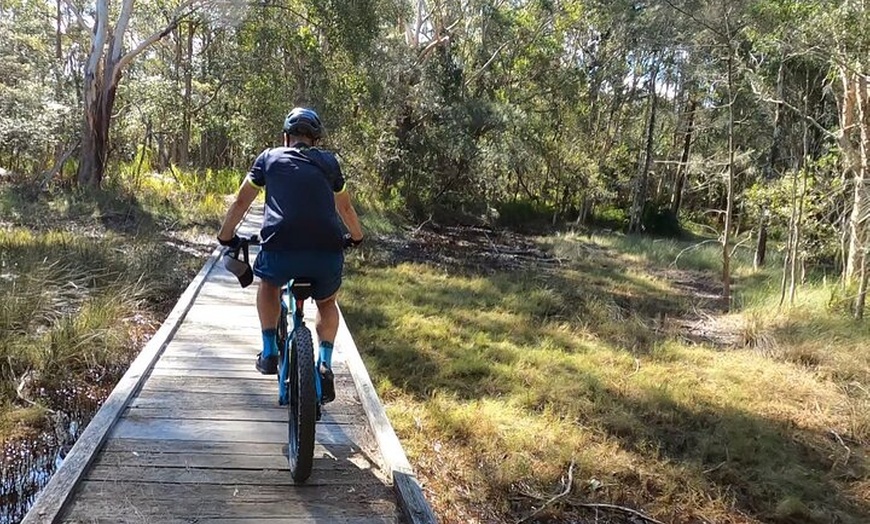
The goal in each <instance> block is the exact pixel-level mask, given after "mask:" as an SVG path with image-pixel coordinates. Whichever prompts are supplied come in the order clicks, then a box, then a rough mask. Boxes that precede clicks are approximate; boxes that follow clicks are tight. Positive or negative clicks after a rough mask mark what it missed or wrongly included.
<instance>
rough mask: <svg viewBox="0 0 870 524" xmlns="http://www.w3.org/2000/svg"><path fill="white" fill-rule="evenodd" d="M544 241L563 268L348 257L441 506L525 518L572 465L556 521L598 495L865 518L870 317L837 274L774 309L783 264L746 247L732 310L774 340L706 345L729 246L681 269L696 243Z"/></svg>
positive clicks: (745, 514)
mask: <svg viewBox="0 0 870 524" xmlns="http://www.w3.org/2000/svg"><path fill="white" fill-rule="evenodd" d="M542 242H543V243H544V244H546V245H548V246H549V248H550V249H551V250H552V251H553V252H554V253H555V254H557V255H558V256H559V257H560V258H561V259H563V264H562V266H559V267H558V268H556V269H551V270H544V269H541V270H529V271H520V272H501V273H495V274H491V275H477V274H474V273H471V272H464V271H454V270H451V269H450V268H447V269H443V268H437V267H433V266H428V265H426V264H407V263H398V264H389V263H380V264H373V263H372V260H373V259H372V257H368V258H367V259H366V260H367V263H366V264H361V263H356V264H351V268H350V269H349V274H348V278H347V281H346V285H345V287H344V290H345V291H344V296H343V301H342V304H343V310H344V312H345V314H346V316H347V318H348V322H349V324H350V326H351V329H352V331H353V332H354V335H355V338H356V339H357V344H358V346H359V347H360V348H361V350H362V351H363V353H364V355H363V357H364V359H365V361H366V364H367V365H368V367H369V370H370V373H371V374H372V377H373V379H374V380H375V381H376V384H377V386H378V390H379V393H380V394H381V395H382V398H383V399H384V400H385V403H386V404H387V407H388V414H389V415H390V417H391V419H392V421H393V423H394V425H395V426H396V428H397V431H398V432H399V434H400V437H401V438H402V440H403V442H404V444H405V446H406V449H407V451H408V452H409V455H410V456H411V459H412V462H413V463H414V464H415V467H416V469H417V471H418V473H419V474H420V476H421V477H422V479H423V480H424V483H425V486H426V488H427V494H428V496H429V498H430V500H432V502H433V504H434V506H435V508H436V511H437V513H438V514H439V516H440V518H441V519H442V521H444V522H516V520H517V519H518V518H521V517H523V516H526V515H528V514H530V513H531V512H532V511H533V508H536V507H539V506H540V504H541V503H542V502H543V501H545V500H548V499H549V498H551V497H552V496H553V495H555V494H556V493H558V492H560V491H562V488H563V482H564V481H565V478H566V473H567V471H568V470H569V468H570V466H571V465H572V464H573V465H574V469H573V486H572V492H571V494H570V496H568V497H564V498H563V499H560V502H559V503H557V504H553V505H552V506H551V507H550V508H549V509H546V510H545V511H543V512H542V513H540V514H539V515H538V517H536V518H539V521H540V522H564V521H572V519H575V520H573V521H590V522H592V521H594V518H596V513H595V512H594V511H592V510H589V509H582V508H580V507H579V506H577V504H580V503H589V502H599V503H613V504H619V505H624V506H627V507H632V508H638V509H642V510H643V511H645V512H647V513H648V514H650V515H652V516H654V517H656V518H658V519H659V520H662V521H664V522H675V523H682V522H685V523H689V522H717V523H757V522H777V523H825V522H843V523H856V524H857V523H860V522H867V521H868V518H870V472H868V467H867V453H866V450H867V446H868V444H870V433H868V427H870V422H868V419H870V403H868V401H870V396H868V386H867V384H868V383H870V380H868V379H870V352H868V351H867V349H866V347H867V342H868V341H870V329H868V328H867V327H866V326H864V325H858V324H855V323H854V322H853V321H851V320H848V319H846V318H844V317H843V316H842V315H841V313H840V312H839V311H834V310H831V309H830V308H828V302H829V300H828V299H829V295H830V290H829V289H827V288H826V287H825V286H823V285H821V284H819V285H815V286H811V287H809V288H807V289H806V290H802V291H801V292H800V294H799V298H800V303H799V305H797V306H796V307H794V308H790V309H783V310H780V309H779V308H777V307H772V306H771V301H773V300H775V301H777V302H778V293H775V291H773V290H774V289H775V288H776V286H774V285H771V284H769V282H771V281H775V280H771V279H775V275H774V274H773V272H771V273H754V272H753V271H752V269H751V267H750V266H749V259H748V257H747V256H745V255H743V254H740V255H738V257H737V260H736V266H737V267H736V268H735V275H736V276H737V277H738V280H737V289H738V297H737V300H736V303H737V304H739V305H740V306H741V308H742V310H740V311H738V312H735V313H732V314H731V315H730V316H728V317H724V318H723V319H722V320H730V322H731V324H730V325H732V326H735V328H734V329H736V330H737V331H738V332H742V333H743V335H744V337H743V339H745V340H755V341H758V340H761V339H766V340H768V341H769V343H768V344H766V345H764V344H749V345H748V346H746V347H736V348H723V347H719V346H717V345H715V344H712V343H706V344H705V343H702V344H694V343H690V342H688V341H687V340H686V337H685V336H684V333H683V332H682V331H681V328H680V327H679V325H680V324H679V322H676V320H679V319H684V318H690V317H692V315H693V314H694V309H695V306H696V305H697V304H698V303H699V302H702V301H701V300H700V299H699V298H698V296H696V295H695V294H694V293H693V291H692V286H694V287H696V288H697V289H698V290H700V291H706V290H708V288H710V287H712V288H715V287H716V286H715V279H716V278H717V277H716V274H717V273H718V270H719V266H718V260H717V256H718V253H719V248H718V246H715V245H713V246H706V245H705V246H701V248H699V249H694V250H690V251H688V252H686V253H684V255H683V256H682V257H681V258H680V264H679V265H678V268H679V269H676V268H674V267H673V265H672V262H673V261H674V259H675V258H676V255H677V254H679V253H680V252H682V251H683V250H685V249H686V248H687V247H688V246H689V245H688V244H685V243H683V244H680V243H678V242H671V241H653V240H650V239H639V238H633V237H621V236H593V237H592V238H585V237H584V238H580V237H577V236H575V235H562V236H559V237H550V238H547V239H542ZM738 253H739V251H738ZM684 264H685V265H684ZM774 264H776V263H775V262H774ZM687 275H688V276H689V277H690V278H686V276H687ZM686 281H689V282H690V284H691V285H690V286H687V285H685V282H686ZM676 282H682V284H678V283H676ZM705 282H706V284H705ZM755 289H767V290H769V291H768V292H766V293H760V292H758V291H754V292H750V291H753V290H755ZM771 295H775V296H774V297H772V296H771ZM668 319H670V320H668ZM600 516H601V518H602V519H605V518H608V517H609V518H610V519H612V520H601V522H608V521H609V522H628V520H627V519H626V518H625V517H626V515H624V514H621V513H619V512H615V513H613V512H611V513H607V512H602V513H600ZM583 519H585V520H583Z"/></svg>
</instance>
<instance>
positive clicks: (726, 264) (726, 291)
mask: <svg viewBox="0 0 870 524" xmlns="http://www.w3.org/2000/svg"><path fill="white" fill-rule="evenodd" d="M727 23H728V20H727V19H726V24H727ZM728 34H729V37H730V35H731V31H730V28H729V31H728ZM732 46H733V44H732V43H731V41H730V40H729V42H728V179H727V188H726V198H727V201H726V204H725V231H724V233H723V235H722V297H723V298H724V299H725V304H726V308H727V309H728V310H729V311H730V310H731V251H730V248H731V215H732V213H733V211H734V102H735V100H734V98H735V97H734V49H733V47H732Z"/></svg>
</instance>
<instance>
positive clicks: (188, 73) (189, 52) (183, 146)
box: [178, 23, 196, 167]
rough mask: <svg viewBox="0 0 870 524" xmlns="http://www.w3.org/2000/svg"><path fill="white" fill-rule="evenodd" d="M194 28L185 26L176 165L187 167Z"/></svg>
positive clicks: (193, 26)
mask: <svg viewBox="0 0 870 524" xmlns="http://www.w3.org/2000/svg"><path fill="white" fill-rule="evenodd" d="M195 31H196V26H195V25H194V24H193V23H188V24H187V43H186V44H187V45H186V49H185V56H184V109H183V112H184V115H183V117H182V123H181V143H180V144H179V149H178V164H179V165H180V166H183V167H187V164H188V154H189V152H190V127H191V119H192V114H191V111H192V108H191V98H192V96H193V36H194V33H195Z"/></svg>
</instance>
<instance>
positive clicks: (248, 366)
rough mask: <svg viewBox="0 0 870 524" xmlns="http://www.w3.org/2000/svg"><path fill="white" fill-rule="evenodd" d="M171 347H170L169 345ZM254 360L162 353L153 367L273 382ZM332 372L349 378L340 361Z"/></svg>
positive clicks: (345, 368) (336, 362) (345, 367)
mask: <svg viewBox="0 0 870 524" xmlns="http://www.w3.org/2000/svg"><path fill="white" fill-rule="evenodd" d="M170 346H171V345H170ZM254 359H255V357H249V358H248V359H240V358H238V357H234V356H229V357H227V358H223V357H181V356H175V355H170V354H168V353H164V354H163V356H161V357H160V360H159V361H157V363H156V364H155V365H154V370H155V371H156V370H158V369H160V370H164V369H184V370H190V371H199V370H203V371H207V370H227V371H249V372H251V373H252V374H254V375H257V376H261V377H267V378H269V379H270V380H275V377H274V376H271V377H270V376H268V375H260V373H259V372H258V371H257V370H256V369H255V368H254ZM332 371H333V373H335V375H336V376H338V375H348V376H350V371H348V370H347V366H345V364H344V362H343V361H341V360H338V361H335V362H333V365H332Z"/></svg>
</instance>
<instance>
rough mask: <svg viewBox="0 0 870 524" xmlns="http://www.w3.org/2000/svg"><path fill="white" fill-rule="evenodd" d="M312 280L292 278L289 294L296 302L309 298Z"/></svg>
mask: <svg viewBox="0 0 870 524" xmlns="http://www.w3.org/2000/svg"><path fill="white" fill-rule="evenodd" d="M312 284H313V282H312V280H311V279H310V278H294V279H293V280H292V281H291V282H290V292H291V293H293V296H294V297H296V300H307V299H308V298H310V297H311V287H312Z"/></svg>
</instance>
